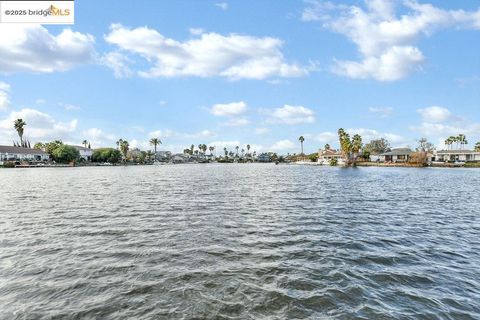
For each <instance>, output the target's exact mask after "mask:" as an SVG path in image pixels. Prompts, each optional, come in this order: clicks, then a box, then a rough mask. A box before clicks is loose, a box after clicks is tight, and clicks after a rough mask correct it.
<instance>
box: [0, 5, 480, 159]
mask: <svg viewBox="0 0 480 320" xmlns="http://www.w3.org/2000/svg"><path fill="white" fill-rule="evenodd" d="M75 6H76V7H75V25H73V26H39V25H18V24H15V25H14V24H2V25H0V144H8V145H10V144H11V143H12V140H14V139H16V136H15V131H14V130H13V121H14V119H17V118H23V119H24V120H25V121H26V122H27V127H26V129H25V135H26V136H27V137H28V138H29V139H30V140H31V141H32V143H33V142H37V141H50V140H52V139H62V140H63V141H65V142H68V143H74V144H80V143H81V141H82V140H84V139H87V140H89V141H90V142H91V145H92V147H100V146H114V145H115V141H116V140H117V139H118V138H123V139H127V140H128V141H130V144H131V145H133V146H138V147H140V148H142V149H149V148H151V147H150V146H149V145H148V140H149V139H150V138H151V137H159V138H161V139H162V141H163V145H162V147H161V149H163V150H173V151H181V150H183V149H184V148H185V147H188V146H189V145H190V144H192V143H193V144H195V145H198V144H199V143H205V144H207V145H215V146H216V147H217V149H223V147H224V146H226V147H228V148H234V147H235V146H236V145H239V146H240V147H242V146H244V145H246V144H251V145H252V146H253V148H254V149H256V150H257V151H277V152H281V153H287V152H299V149H300V146H299V143H298V137H299V136H300V135H303V136H304V137H305V149H306V151H308V152H313V151H316V150H317V149H318V148H319V147H323V145H324V144H325V143H330V144H332V145H334V146H337V145H338V143H337V137H336V131H337V130H338V128H340V127H343V128H345V129H346V130H348V131H349V132H351V133H360V134H361V135H362V136H363V137H364V141H367V142H368V140H370V139H373V138H380V137H385V138H387V139H388V140H389V141H390V142H391V144H392V146H411V147H415V145H416V140H417V139H418V138H420V137H423V136H425V137H427V138H428V139H430V140H431V141H432V142H434V143H435V144H436V146H437V148H438V149H441V148H443V143H441V141H443V140H444V138H445V137H447V136H450V135H457V134H459V133H463V134H466V135H467V139H468V141H469V142H470V146H472V145H473V144H474V143H475V142H476V141H479V140H480V55H479V52H480V41H479V39H480V4H479V2H478V1H473V0H472V1H467V0H465V1H450V0H444V1H439V0H437V1H432V3H429V2H424V1H413V0H406V1H401V0H398V1H396V0H391V1H390V0H366V1H361V0H357V1H347V0H345V1H344V2H342V1H332V2H325V1H316V0H306V1H274V0H270V1H267V0H262V1H253V2H245V1H240V0H239V1H227V2H221V1H197V0H195V1H194V0H191V1H173V0H172V1H139V0H136V1H133V0H132V1H93V0H82V1H77V2H76V3H75Z"/></svg>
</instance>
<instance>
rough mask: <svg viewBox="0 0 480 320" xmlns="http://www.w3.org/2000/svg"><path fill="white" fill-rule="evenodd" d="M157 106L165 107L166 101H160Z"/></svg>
mask: <svg viewBox="0 0 480 320" xmlns="http://www.w3.org/2000/svg"><path fill="white" fill-rule="evenodd" d="M158 104H159V105H161V106H164V105H166V104H167V101H165V100H162V101H160V102H159V103H158Z"/></svg>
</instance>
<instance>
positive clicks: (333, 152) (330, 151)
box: [320, 149, 341, 156]
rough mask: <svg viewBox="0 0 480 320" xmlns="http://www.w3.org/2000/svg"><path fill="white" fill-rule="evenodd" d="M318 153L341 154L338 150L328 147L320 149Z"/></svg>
mask: <svg viewBox="0 0 480 320" xmlns="http://www.w3.org/2000/svg"><path fill="white" fill-rule="evenodd" d="M320 153H321V154H322V155H323V156H325V155H337V154H341V152H340V151H337V150H334V149H328V150H320Z"/></svg>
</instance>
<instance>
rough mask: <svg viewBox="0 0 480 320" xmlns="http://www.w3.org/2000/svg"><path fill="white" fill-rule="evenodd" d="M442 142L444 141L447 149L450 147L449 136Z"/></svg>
mask: <svg viewBox="0 0 480 320" xmlns="http://www.w3.org/2000/svg"><path fill="white" fill-rule="evenodd" d="M444 143H445V146H446V147H447V149H449V148H450V138H447V139H445V141H444Z"/></svg>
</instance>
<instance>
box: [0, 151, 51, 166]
mask: <svg viewBox="0 0 480 320" xmlns="http://www.w3.org/2000/svg"><path fill="white" fill-rule="evenodd" d="M49 159H50V156H49V155H48V153H46V152H45V151H42V150H40V149H30V148H21V147H10V146H0V164H1V165H3V163H4V162H5V161H28V162H45V161H48V160H49Z"/></svg>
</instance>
